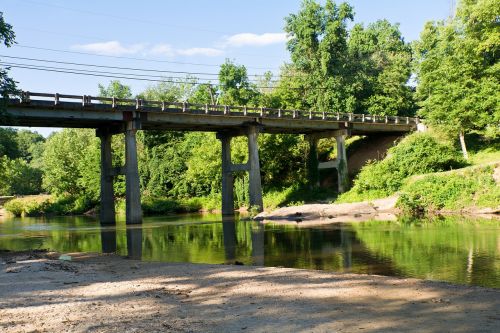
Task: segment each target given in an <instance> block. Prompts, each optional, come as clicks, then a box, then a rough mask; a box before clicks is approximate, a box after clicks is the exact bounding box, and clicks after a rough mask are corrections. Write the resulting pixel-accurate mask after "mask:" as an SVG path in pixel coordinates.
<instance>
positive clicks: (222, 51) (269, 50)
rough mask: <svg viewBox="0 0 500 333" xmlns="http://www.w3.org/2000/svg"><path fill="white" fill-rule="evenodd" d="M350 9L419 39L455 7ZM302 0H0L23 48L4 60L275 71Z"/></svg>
mask: <svg viewBox="0 0 500 333" xmlns="http://www.w3.org/2000/svg"><path fill="white" fill-rule="evenodd" d="M321 2H324V1H321ZM348 2H349V3H350V4H351V5H352V6H354V10H355V13H356V15H355V22H356V23H364V24H367V23H370V22H374V21H376V20H378V19H383V18H386V19H388V20H389V21H390V22H392V23H399V24H400V29H401V31H402V33H403V36H404V37H405V39H406V40H407V41H411V40H415V39H417V38H418V36H419V33H420V31H421V29H422V27H423V25H424V23H425V22H426V21H429V20H441V19H445V18H446V17H447V16H448V15H449V14H450V5H451V2H452V1H451V0H420V1H416V0H413V1H410V0H377V1H374V0H352V1H348ZM300 3H301V1H299V0H293V1H291V0H287V1H285V0H274V1H273V0H266V1H263V0H252V1H236V0H233V1H229V0H211V1H201V0H198V1H194V0H183V1H178V0H177V1H159V0H143V1H125V0H121V1H117V0H108V1H102V0H100V1H97V0H85V1H62V0H22V1H21V0H0V8H1V9H0V10H1V11H3V13H4V18H5V20H6V21H7V22H8V23H10V24H12V25H13V27H14V31H15V32H16V35H17V38H16V40H17V42H18V46H14V47H12V48H9V49H6V48H5V47H3V48H1V49H0V59H1V60H2V61H3V62H10V63H18V64H20V63H23V64H28V63H29V64H36V65H44V66H57V67H66V68H74V67H75V66H74V65H64V64H53V63H52V64H51V63H41V62H34V61H29V60H25V59H14V58H6V57H5V56H13V57H24V58H34V59H44V60H53V61H63V62H74V63H84V64H94V65H103V66H119V67H132V68H141V69H152V70H163V71H183V72H203V73H209V74H212V73H214V74H215V73H217V71H218V66H219V65H220V64H221V63H222V62H224V59H226V58H229V59H232V60H234V61H235V62H236V63H237V64H243V65H245V66H247V68H248V71H249V73H250V74H262V73H263V72H265V71H266V70H271V71H274V72H277V69H278V68H279V66H280V65H281V64H283V63H284V62H286V61H288V59H289V56H288V52H287V51H286V47H285V39H286V37H285V35H284V34H283V24H284V17H286V16H287V15H288V14H290V13H296V12H297V11H298V10H299V8H300ZM33 47H35V48H46V49H54V50H62V51H69V52H71V53H68V52H55V51H49V50H41V49H35V48H33ZM72 52H80V54H77V53H72ZM82 53H88V54H82ZM92 54H94V55H92ZM96 54H99V55H105V56H97V55H96ZM109 56H112V57H109ZM124 57H128V58H140V59H143V60H136V59H125V58H124ZM100 70H105V71H109V69H100ZM121 72H123V71H121ZM172 75H174V74H172ZM11 76H12V77H14V79H16V80H17V81H18V82H19V87H20V88H21V89H24V90H29V91H37V92H60V93H68V94H78V95H83V94H87V95H94V94H97V84H98V83H102V84H107V83H108V82H109V80H110V79H109V78H102V77H91V76H76V75H69V74H63V73H51V72H43V71H34V70H28V69H20V68H12V69H11ZM205 77H212V76H210V75H208V76H205ZM121 81H122V82H124V83H125V84H128V85H130V86H131V87H132V90H133V92H134V93H139V92H140V91H142V90H144V88H145V87H147V86H148V85H149V84H152V83H151V82H149V83H148V82H144V81H134V80H121ZM40 132H42V133H44V134H47V133H48V132H49V131H47V130H40Z"/></svg>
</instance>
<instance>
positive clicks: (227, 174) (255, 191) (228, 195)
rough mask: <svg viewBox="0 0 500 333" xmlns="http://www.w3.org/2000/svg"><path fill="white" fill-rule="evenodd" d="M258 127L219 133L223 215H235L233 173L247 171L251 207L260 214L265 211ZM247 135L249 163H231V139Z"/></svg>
mask: <svg viewBox="0 0 500 333" xmlns="http://www.w3.org/2000/svg"><path fill="white" fill-rule="evenodd" d="M258 133H259V130H258V128H257V126H248V127H247V128H246V129H245V131H244V132H219V133H217V138H218V139H219V140H220V141H221V143H222V214H223V215H232V214H234V188H233V187H234V177H233V172H236V171H247V172H248V178H249V197H250V198H249V199H250V207H252V208H256V210H257V211H258V212H261V211H262V210H263V207H264V204H263V202H262V183H261V179H260V163H259V145H258V142H257V140H258ZM239 135H246V136H247V138H248V161H247V163H245V164H233V163H232V162H231V139H232V138H234V137H236V136H239Z"/></svg>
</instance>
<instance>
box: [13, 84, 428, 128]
mask: <svg viewBox="0 0 500 333" xmlns="http://www.w3.org/2000/svg"><path fill="white" fill-rule="evenodd" d="M20 96H21V97H20V103H21V104H24V105H29V104H30V103H31V101H32V97H36V98H37V99H36V100H37V101H51V102H53V103H54V106H55V107H57V106H62V104H63V103H65V102H72V103H75V100H76V101H78V102H81V103H82V107H84V108H88V109H91V108H92V106H93V105H95V104H98V105H107V106H109V108H110V109H111V110H130V109H131V108H134V109H135V110H138V111H144V112H148V111H149V112H176V113H188V114H208V115H224V116H249V117H262V118H287V119H310V120H327V121H342V122H353V123H385V124H407V125H416V124H418V123H419V119H418V118H414V117H401V116H380V115H371V114H354V113H341V112H321V111H312V110H310V111H305V110H286V109H273V108H264V107H249V106H232V105H213V104H196V103H185V102H168V101H151V100H143V99H139V98H136V99H128V98H115V97H96V96H89V95H83V96H79V95H67V94H57V93H56V94H49V93H36V92H29V91H24V92H22V93H21V95H20Z"/></svg>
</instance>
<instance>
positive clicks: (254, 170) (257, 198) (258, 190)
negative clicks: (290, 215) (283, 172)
mask: <svg viewBox="0 0 500 333" xmlns="http://www.w3.org/2000/svg"><path fill="white" fill-rule="evenodd" d="M258 133H259V130H258V128H257V126H250V127H248V130H247V138H248V166H249V170H248V176H249V183H250V184H249V187H250V191H249V192H250V193H249V194H250V207H256V208H257V211H259V212H262V210H263V208H264V204H263V202H262V184H261V179H260V164H259V144H258V142H257V139H258Z"/></svg>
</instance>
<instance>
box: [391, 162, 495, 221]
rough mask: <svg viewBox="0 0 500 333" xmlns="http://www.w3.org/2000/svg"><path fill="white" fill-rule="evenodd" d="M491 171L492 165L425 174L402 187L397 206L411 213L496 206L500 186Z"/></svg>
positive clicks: (419, 213) (418, 213)
mask: <svg viewBox="0 0 500 333" xmlns="http://www.w3.org/2000/svg"><path fill="white" fill-rule="evenodd" d="M492 173H493V170H492V168H491V167H485V168H480V169H478V168H476V169H470V170H466V171H462V172H453V173H445V174H434V175H428V176H425V177H423V178H421V179H418V180H416V181H413V182H408V184H406V185H405V186H404V187H403V189H402V191H401V195H400V198H399V200H398V203H397V205H398V207H400V208H401V209H403V211H404V212H406V213H408V214H410V215H421V214H425V213H429V212H435V211H439V210H457V209H464V208H470V207H492V208H496V207H497V206H498V205H499V203H500V187H499V186H498V185H497V184H496V183H495V180H494V179H493V176H492Z"/></svg>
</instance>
